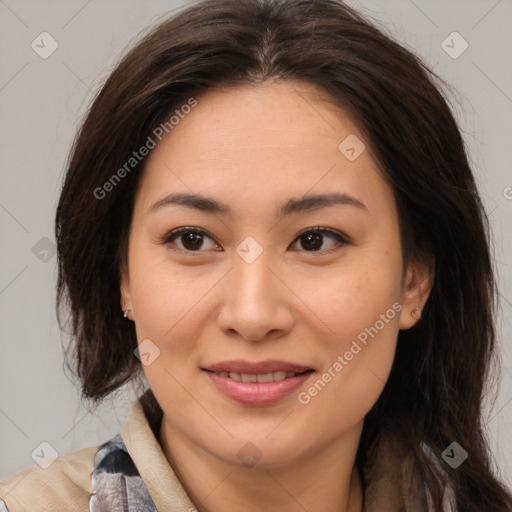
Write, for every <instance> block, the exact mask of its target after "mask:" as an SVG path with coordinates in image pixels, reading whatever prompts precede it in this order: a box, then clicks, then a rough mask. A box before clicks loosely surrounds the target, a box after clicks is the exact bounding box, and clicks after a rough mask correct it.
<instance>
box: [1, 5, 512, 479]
mask: <svg viewBox="0 0 512 512" xmlns="http://www.w3.org/2000/svg"><path fill="white" fill-rule="evenodd" d="M186 3H188V2H176V1H171V0H167V1H164V0H158V1H157V0H153V1H148V2H142V1H135V0H124V1H120V0H117V1H115V0H107V1H100V0H90V1H86V0H73V1H66V2H64V1H52V2H50V1H41V0H39V1H35V0H33V1H29V0H0V34H1V35H0V39H1V42H0V44H1V45H0V62H1V67H0V116H1V120H2V123H1V128H0V130H1V131H0V134H1V135H0V144H1V160H0V161H1V165H0V169H1V171H0V172H1V189H0V232H1V241H2V244H1V251H0V258H1V259H0V329H1V330H0V344H1V345H0V346H1V353H0V432H1V437H0V479H5V478H6V477H8V476H10V475H11V474H13V473H14V472H16V471H19V470H21V469H22V468H25V467H27V466H29V465H32V464H34V460H33V459H32V458H31V454H32V453H33V452H34V450H36V449H37V450H39V451H40V449H41V448H38V447H39V445H40V443H41V442H43V441H46V442H48V443H49V444H50V445H51V446H52V447H53V448H54V449H55V450H56V451H57V452H58V453H65V452H69V451H73V450H77V449H79V448H84V447H88V446H94V445H97V444H99V443H102V442H104V441H106V440H107V439H109V438H110V437H111V436H113V435H115V434H116V433H118V432H119V431H120V429H121V427H122V424H123V423H124V420H125V417H126V414H127V412H128V410H129V405H130V403H131V401H132V400H133V399H134V398H135V396H134V391H133V389H130V388H129V387H128V388H125V389H123V390H121V392H120V393H119V394H118V396H117V399H116V401H115V403H114V402H107V403H106V404H105V405H104V406H102V407H100V409H98V411H97V413H96V414H94V415H91V414H88V413H87V412H86V411H85V409H84V408H83V407H81V405H80V403H79V400H78V392H77V389H76V388H75V386H74V385H73V384H72V382H71V381H70V380H69V378H68V377H67V376H66V374H65V372H64V370H63V350H62V343H63V342H65V341H66V338H65V337H64V335H63V334H61V333H60V331H59V328H58V326H57V323H56V318H55V312H54V296H55V291H54V290H55V275H56V268H55V263H56V258H55V256H54V255H53V252H52V250H53V242H54V236H53V217H54V211H55V207H56V204H57V198H58V191H59V186H60V182H61V179H62V175H63V170H64V167H65V159H66V156H67V152H68V150H69V147H70V144H71V142H72V139H73V137H74V133H75V131H76V128H77V126H78V124H79V121H80V119H81V116H82V115H83V113H84V112H85V110H86V108H87V106H88V104H89V103H90V101H91V99H92V97H93V93H94V92H95V91H96V90H97V89H98V87H99V86H100V84H101V83H102V81H103V80H104V79H105V78H106V76H107V75H108V73H109V72H110V71H111V70H112V67H113V65H114V63H115V62H116V59H117V57H118V56H119V54H120V53H121V52H122V51H123V50H124V49H125V47H126V45H128V44H132V43H133V42H134V41H135V40H136V39H137V35H138V34H139V32H140V31H141V30H143V29H144V28H145V27H147V26H149V25H152V24H154V23H156V22H157V21H158V20H159V19H160V18H161V17H162V16H165V15H166V14H167V13H169V12H170V11H172V10H174V9H176V8H177V7H179V6H180V5H183V4H186ZM350 4H351V5H354V6H356V7H358V8H359V9H361V10H362V11H364V12H365V13H366V14H368V15H369V16H371V17H372V18H373V19H374V20H376V21H377V22H378V23H379V24H380V25H381V26H383V27H385V28H386V30H388V31H389V32H390V33H391V34H394V35H395V37H396V38H397V39H398V40H399V41H401V42H402V43H403V44H405V45H406V46H407V47H409V48H410V49H412V50H413V51H415V52H416V53H417V54H419V55H420V56H421V57H422V58H423V59H424V60H425V61H426V62H427V64H429V65H431V66H433V67H434V69H435V71H436V72H437V73H438V74H439V75H440V76H441V77H442V78H444V79H446V80H447V81H448V82H449V83H451V84H452V85H453V86H454V87H455V89H456V91H457V92H456V93H455V94H454V95H453V96H452V97H451V98H452V99H451V101H452V104H453V109H454V111H455V113H456V115H457V117H458V119H459V122H460V125H461V128H462V130H463V132H464V136H465V140H466V142H467V145H468V148H469V151H470V155H471V158H472V161H473V162H474V169H475V173H476V175H477V180H478V183H479V186H480V190H481V193H482V196H483V199H484V202H485V205H486V208H487V211H488V213H489V215H490V219H491V222H492V226H493V234H494V251H495V257H496V268H497V270H498V277H499V283H500V287H501V298H502V300H501V314H500V317H499V319H498V333H499V341H500V351H501V354H502V381H501V386H500V388H499V393H498V395H497V398H496V401H495V403H494V406H493V407H492V408H491V405H492V404H489V405H488V407H487V409H486V422H487V426H488V431H489V436H490V439H491V446H492V449H493V452H494V454H495V456H496V462H497V464H498V466H499V467H500V468H501V471H502V473H503V476H504V479H505V480H506V481H507V482H511V481H512V438H511V436H510V431H511V428H510V427H511V424H512V348H511V343H510V338H511V334H512V322H511V318H512V315H511V312H512V305H511V302H510V298H511V297H512V293H511V292H512V272H511V268H512V267H511V265H512V258H511V254H512V251H511V249H512V236H511V235H510V225H511V224H512V188H509V187H512V173H511V164H512V151H511V147H512V138H511V137H512V116H511V113H512V58H511V53H512V52H511V49H512V31H511V30H510V20H512V1H511V0H501V1H495V0H493V1H487V0H458V1H450V2H446V1H441V0H438V1H426V0H414V1H413V0H394V1H390V0H387V1H386V0H362V1H355V0H354V1H351V2H350ZM43 31H46V32H48V33H50V34H51V36H52V37H53V38H54V39H55V40H56V41H57V43H58V48H57V50H56V51H55V52H54V53H53V54H52V55H51V56H49V57H48V58H47V59H43V58H41V57H40V56H39V55H38V54H37V53H36V52H35V51H34V50H33V49H32V47H31V43H32V41H34V40H36V42H37V41H40V39H39V38H38V36H39V34H41V32H43ZM454 31H457V32H458V33H459V34H460V35H461V36H462V37H463V38H464V40H466V41H467V43H468V45H469V47H468V48H467V50H466V51H465V52H464V53H462V54H461V55H460V56H458V57H457V58H453V56H450V55H448V54H447V53H446V51H445V50H444V49H443V47H442V46H441V43H442V42H443V41H444V40H445V39H446V38H447V36H449V34H451V33H452V32H454ZM36 38H38V39H36ZM445 44H449V45H450V46H453V48H452V50H451V51H452V53H453V52H457V53H458V52H459V51H460V50H461V49H462V46H461V45H462V44H463V41H462V40H461V39H458V38H457V37H456V38H455V39H454V42H453V43H452V42H451V39H448V41H447V43H445ZM45 47H46V48H48V47H49V46H48V40H47V44H46V45H45ZM507 225H508V226H509V228H507V227H506V226H507ZM45 237H46V238H45Z"/></svg>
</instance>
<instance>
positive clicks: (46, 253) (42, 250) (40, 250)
mask: <svg viewBox="0 0 512 512" xmlns="http://www.w3.org/2000/svg"><path fill="white" fill-rule="evenodd" d="M55 252H56V249H55V244H54V243H53V242H52V241H51V240H50V239H49V238H48V237H46V236H43V238H41V239H40V240H39V241H38V242H36V244H35V245H34V246H33V247H32V253H33V254H34V256H35V257H36V258H37V259H38V260H39V261H40V262H42V263H48V262H49V261H50V260H51V259H52V258H53V257H54V256H55Z"/></svg>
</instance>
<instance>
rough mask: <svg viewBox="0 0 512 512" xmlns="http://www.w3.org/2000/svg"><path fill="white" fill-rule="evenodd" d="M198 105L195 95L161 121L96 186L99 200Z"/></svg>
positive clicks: (95, 194) (96, 194)
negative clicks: (138, 146) (127, 156)
mask: <svg viewBox="0 0 512 512" xmlns="http://www.w3.org/2000/svg"><path fill="white" fill-rule="evenodd" d="M196 106H197V100H196V99H195V98H194V97H191V98H189V99H188V101H187V102H186V103H185V104H183V105H182V106H181V107H180V108H179V109H176V110H175V111H174V113H173V115H172V116H171V117H170V118H169V119H168V120H167V121H166V122H165V123H160V124H159V125H158V126H157V127H156V128H155V129H154V130H153V131H152V132H151V135H148V138H147V139H146V142H145V143H144V144H143V145H142V146H141V147H140V148H139V149H138V150H137V151H134V152H133V153H132V156H131V157H130V158H129V159H128V160H127V161H126V162H125V163H124V164H123V165H122V166H121V167H120V168H119V169H118V170H117V171H116V172H115V173H114V174H112V176H111V177H110V178H109V179H108V180H107V181H106V182H105V183H104V184H103V185H102V186H101V187H96V188H95V189H94V191H93V195H94V197H95V198H96V199H98V200H101V199H104V198H105V197H106V195H107V194H108V193H109V192H111V191H112V190H114V188H115V187H116V186H117V185H118V184H119V183H121V180H122V179H123V178H125V177H126V176H127V175H128V174H129V173H130V171H132V170H133V169H134V168H135V167H137V165H139V163H140V162H142V160H143V159H144V158H145V157H146V156H148V155H149V152H150V151H151V150H152V149H154V148H155V147H156V145H157V142H156V140H155V139H158V140H159V141H161V140H162V139H163V137H164V133H165V134H167V133H169V132H170V131H171V130H173V129H174V128H175V127H176V126H177V125H178V124H179V123H180V121H181V120H182V119H184V118H185V116H186V115H187V114H189V113H190V112H191V110H192V109H193V108H194V107H196Z"/></svg>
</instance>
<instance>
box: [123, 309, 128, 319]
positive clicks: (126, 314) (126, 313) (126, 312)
mask: <svg viewBox="0 0 512 512" xmlns="http://www.w3.org/2000/svg"><path fill="white" fill-rule="evenodd" d="M129 314H130V310H129V309H126V310H125V311H124V314H123V316H124V317H125V318H128V315H129Z"/></svg>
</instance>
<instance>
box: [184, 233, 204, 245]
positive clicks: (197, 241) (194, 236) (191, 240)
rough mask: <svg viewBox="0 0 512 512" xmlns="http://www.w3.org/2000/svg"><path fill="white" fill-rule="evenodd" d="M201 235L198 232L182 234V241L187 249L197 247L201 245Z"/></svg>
mask: <svg viewBox="0 0 512 512" xmlns="http://www.w3.org/2000/svg"><path fill="white" fill-rule="evenodd" d="M201 236H202V235H200V234H198V233H187V234H186V235H182V239H181V241H182V243H183V246H184V247H185V248H186V249H190V248H192V249H197V248H198V247H200V246H201V242H202V240H201ZM187 244H190V246H191V247H187Z"/></svg>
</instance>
